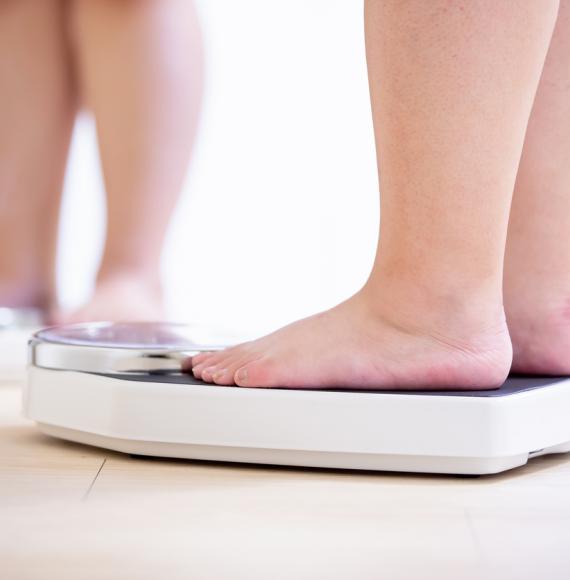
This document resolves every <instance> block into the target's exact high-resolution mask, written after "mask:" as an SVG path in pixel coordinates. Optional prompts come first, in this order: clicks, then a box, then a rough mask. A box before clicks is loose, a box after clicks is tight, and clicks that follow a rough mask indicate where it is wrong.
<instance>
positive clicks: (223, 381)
mask: <svg viewBox="0 0 570 580" xmlns="http://www.w3.org/2000/svg"><path fill="white" fill-rule="evenodd" d="M212 381H213V382H214V383H215V384H216V385H222V386H230V385H233V384H234V377H233V374H232V373H231V372H229V371H228V369H224V368H222V369H220V368H216V370H214V371H213V372H212Z"/></svg>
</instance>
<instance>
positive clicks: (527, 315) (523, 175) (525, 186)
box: [505, 0, 570, 374]
mask: <svg viewBox="0 0 570 580" xmlns="http://www.w3.org/2000/svg"><path fill="white" fill-rule="evenodd" d="M569 235H570V1H569V0H562V1H561V3H560V13H559V16H558V20H557V22H556V28H555V31H554V36H553V38H552V43H551V45H550V49H549V52H548V56H547V58H546V63H545V66H544V71H543V73H542V78H541V81H540V84H539V87H538V91H537V94H536V98H535V102H534V107H533V111H532V114H531V118H530V121H529V125H528V130H527V134H526V139H525V144H524V148H523V154H522V159H521V164H520V168H519V173H518V176H517V182H516V187H515V194H514V198H513V207H512V211H511V218H510V224H509V233H508V241H507V253H506V261H505V309H506V312H507V322H508V325H509V330H510V333H511V337H512V340H513V349H514V360H513V369H514V370H516V371H519V372H531V373H532V372H535V373H546V374H570V240H569Z"/></svg>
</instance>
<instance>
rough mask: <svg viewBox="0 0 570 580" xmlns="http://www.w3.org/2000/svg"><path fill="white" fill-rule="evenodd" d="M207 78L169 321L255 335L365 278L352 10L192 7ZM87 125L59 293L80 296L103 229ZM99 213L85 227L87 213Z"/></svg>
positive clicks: (367, 123)
mask: <svg viewBox="0 0 570 580" xmlns="http://www.w3.org/2000/svg"><path fill="white" fill-rule="evenodd" d="M198 8H199V12H200V15H201V21H202V25H203V30H204V38H205V48H206V58H207V83H206V93H205V100H204V101H205V105H204V108H203V117H202V121H201V126H200V132H199V136H198V142H197V147H196V150H195V155H194V158H193V160H192V163H191V166H190V168H189V172H188V178H187V180H186V185H185V188H184V192H183V195H182V198H181V201H180V204H179V206H178V208H177V211H176V214H175V217H174V219H173V222H172V225H171V228H170V231H169V235H168V239H167V244H166V247H165V250H164V259H163V281H164V286H165V292H166V300H167V307H168V313H169V318H170V319H172V320H179V321H192V322H198V323H205V324H212V325H214V326H222V327H224V328H226V329H229V330H231V331H235V332H239V333H244V334H248V335H256V334H260V333H264V332H267V331H269V330H272V329H273V328H275V327H277V326H280V325H283V324H285V323H287V322H290V321H292V320H294V319H296V318H299V317H301V316H305V315H308V314H310V313H312V312H315V311H317V310H322V309H324V308H326V307H329V306H331V305H333V304H334V303H336V302H338V301H340V300H341V299H343V298H345V297H347V296H348V295H350V294H351V293H352V292H354V291H355V290H357V289H358V288H359V287H360V285H361V284H362V283H363V282H364V280H365V278H366V276H367V274H368V271H369V268H370V265H371V262H372V260H373V256H374V251H375V245H376V236H377V227H378V193H377V179H376V167H375V154H374V143H373V133H372V122H371V118H370V104H369V97H368V86H367V79H366V64H365V55H364V37H363V22H362V4H361V2H356V1H355V0H288V1H287V2H274V1H267V0H240V1H239V2H236V1H235V0H201V1H200V2H198ZM102 200H103V193H102V184H101V177H100V173H99V168H98V160H97V149H96V143H95V134H94V127H93V123H92V121H91V119H90V118H89V117H88V116H86V115H83V116H82V117H80V119H79V122H78V124H77V128H76V132H75V136H74V141H73V146H72V153H71V158H70V164H69V170H68V175H67V179H66V187H65V195H64V207H63V209H64V211H63V222H62V236H61V242H60V259H59V275H58V283H59V286H60V291H61V293H62V296H63V300H64V303H65V304H66V305H68V306H73V305H76V304H79V303H80V302H81V301H82V300H84V299H85V298H86V296H87V295H88V293H89V291H90V287H91V284H92V279H93V274H94V271H95V267H96V263H97V260H98V256H99V253H100V245H101V237H102V231H103V224H104V219H103V213H104V212H103V203H102ZM94 216H95V217H94Z"/></svg>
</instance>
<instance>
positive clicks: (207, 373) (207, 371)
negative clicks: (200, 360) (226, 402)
mask: <svg viewBox="0 0 570 580" xmlns="http://www.w3.org/2000/svg"><path fill="white" fill-rule="evenodd" d="M215 372H216V367H212V366H210V367H206V368H204V369H203V370H202V372H201V373H200V378H201V379H202V380H203V381H205V382H206V383H213V382H214V379H213V375H214V373H215Z"/></svg>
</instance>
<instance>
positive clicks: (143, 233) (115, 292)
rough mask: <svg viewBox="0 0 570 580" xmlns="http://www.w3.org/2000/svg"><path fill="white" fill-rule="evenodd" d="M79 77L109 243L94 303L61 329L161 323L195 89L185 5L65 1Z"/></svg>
mask: <svg viewBox="0 0 570 580" xmlns="http://www.w3.org/2000/svg"><path fill="white" fill-rule="evenodd" d="M73 4H74V14H73V24H74V42H75V47H76V51H77V67H78V77H79V79H80V86H81V90H82V95H83V99H84V101H85V103H86V105H87V106H88V107H89V108H90V109H91V110H92V111H93V113H94V115H95V120H96V125H97V134H98V140H99V147H100V152H101V161H102V167H103V175H104V181H105V187H106V192H107V238H106V244H105V249H104V253H103V258H102V262H101V265H100V269H99V274H98V278H97V282H96V288H95V293H94V296H93V297H92V299H91V301H90V302H89V303H88V304H87V305H86V306H85V307H84V308H82V309H81V310H80V311H78V312H75V313H73V314H71V315H69V316H67V317H65V316H64V317H62V318H63V319H65V320H67V321H81V320H140V319H147V320H148V319H160V318H161V316H162V299H161V289H160V280H159V278H160V255H161V250H162V245H163V241H164V236H165V232H166V228H167V226H168V223H169V219H170V216H171V214H172V212H173V209H174V206H175V204H176V201H177V199H178V196H179V193H180V190H181V187H182V184H183V179H184V176H185V174H186V169H187V166H188V163H189V160H190V153H191V149H192V144H193V141H194V136H195V133H196V127H197V123H198V112H199V105H200V100H201V89H202V50H201V37H200V31H199V27H198V21H197V18H196V14H195V11H194V7H193V5H192V3H191V2H188V1H187V0H73Z"/></svg>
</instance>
